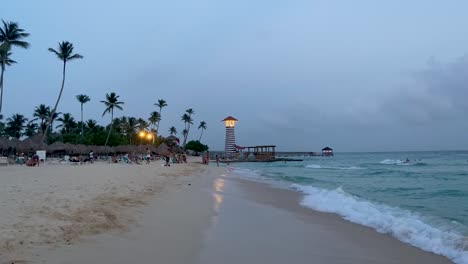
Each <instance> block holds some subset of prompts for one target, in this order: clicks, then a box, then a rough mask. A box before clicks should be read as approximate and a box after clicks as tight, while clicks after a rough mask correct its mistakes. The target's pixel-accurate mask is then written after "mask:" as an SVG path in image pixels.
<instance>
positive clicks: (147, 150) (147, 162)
mask: <svg viewBox="0 0 468 264" xmlns="http://www.w3.org/2000/svg"><path fill="white" fill-rule="evenodd" d="M145 158H146V164H150V159H151V151H150V150H149V148H146V157H145Z"/></svg>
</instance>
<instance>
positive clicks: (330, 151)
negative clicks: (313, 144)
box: [322, 147, 333, 156]
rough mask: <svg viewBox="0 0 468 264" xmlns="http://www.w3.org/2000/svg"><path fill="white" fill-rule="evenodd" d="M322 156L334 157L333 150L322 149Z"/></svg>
mask: <svg viewBox="0 0 468 264" xmlns="http://www.w3.org/2000/svg"><path fill="white" fill-rule="evenodd" d="M322 156H333V149H332V148H329V147H325V148H323V149H322Z"/></svg>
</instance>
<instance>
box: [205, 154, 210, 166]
mask: <svg viewBox="0 0 468 264" xmlns="http://www.w3.org/2000/svg"><path fill="white" fill-rule="evenodd" d="M206 165H210V152H209V151H207V152H206Z"/></svg>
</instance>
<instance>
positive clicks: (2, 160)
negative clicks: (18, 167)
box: [0, 157, 8, 166]
mask: <svg viewBox="0 0 468 264" xmlns="http://www.w3.org/2000/svg"><path fill="white" fill-rule="evenodd" d="M0 166H8V158H7V157H0Z"/></svg>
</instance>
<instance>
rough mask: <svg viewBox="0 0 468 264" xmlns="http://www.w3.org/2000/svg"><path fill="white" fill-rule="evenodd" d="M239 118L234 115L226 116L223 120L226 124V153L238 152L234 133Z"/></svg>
mask: <svg viewBox="0 0 468 264" xmlns="http://www.w3.org/2000/svg"><path fill="white" fill-rule="evenodd" d="M237 121H238V120H237V119H235V118H234V117H232V116H228V117H226V118H225V119H224V120H223V122H224V124H225V125H226V141H225V145H224V151H225V152H226V154H229V153H234V152H236V135H235V133H234V127H235V125H236V122H237Z"/></svg>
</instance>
